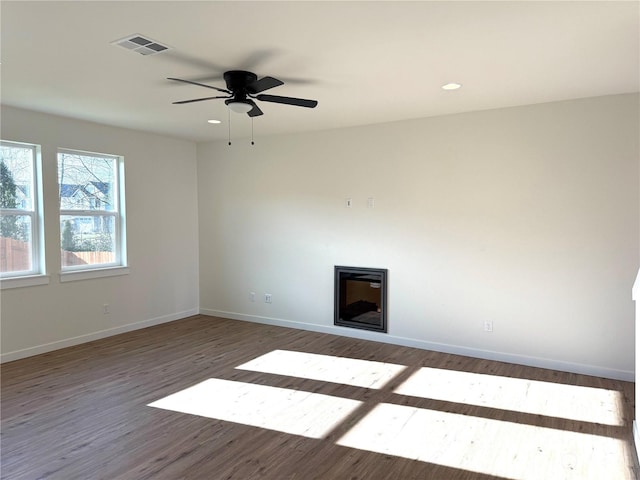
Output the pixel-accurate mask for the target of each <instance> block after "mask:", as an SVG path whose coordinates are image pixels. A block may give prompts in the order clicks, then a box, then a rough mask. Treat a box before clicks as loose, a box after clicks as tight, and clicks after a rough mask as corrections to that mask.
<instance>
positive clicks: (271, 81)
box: [247, 77, 284, 94]
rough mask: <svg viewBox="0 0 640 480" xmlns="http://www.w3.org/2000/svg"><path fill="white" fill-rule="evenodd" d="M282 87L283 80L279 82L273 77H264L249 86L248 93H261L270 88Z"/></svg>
mask: <svg viewBox="0 0 640 480" xmlns="http://www.w3.org/2000/svg"><path fill="white" fill-rule="evenodd" d="M280 85H284V82H283V81H282V80H278V79H277V78H273V77H263V78H261V79H260V80H256V81H255V82H253V83H252V84H251V85H248V86H247V91H248V92H249V93H252V94H253V93H260V92H264V91H265V90H269V89H270V88H274V87H279V86H280Z"/></svg>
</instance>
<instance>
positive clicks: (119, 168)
mask: <svg viewBox="0 0 640 480" xmlns="http://www.w3.org/2000/svg"><path fill="white" fill-rule="evenodd" d="M61 155H78V156H87V157H93V158H104V159H108V160H111V161H114V162H115V165H114V169H113V174H114V182H113V183H114V185H113V187H112V192H113V193H112V196H113V203H114V206H113V209H112V210H104V209H99V210H98V209H94V210H83V209H63V208H62V197H61V195H60V179H59V178H57V181H56V183H57V187H58V207H59V208H58V225H60V224H61V220H62V218H63V217H65V216H72V217H103V218H104V217H111V218H113V224H114V227H113V228H114V242H113V243H114V261H113V262H109V263H99V264H87V265H71V266H63V265H62V256H61V257H60V281H61V282H66V281H75V280H85V279H90V278H98V277H108V276H116V275H126V274H128V273H129V269H128V265H127V248H126V245H127V243H126V215H125V186H124V157H123V156H122V155H115V154H108V153H98V152H89V151H85V150H77V149H69V148H59V149H58V151H57V155H56V177H58V175H59V173H58V169H59V166H60V160H61ZM61 233H62V232H61V231H59V234H58V241H59V242H61ZM60 251H61V252H62V245H61V244H60Z"/></svg>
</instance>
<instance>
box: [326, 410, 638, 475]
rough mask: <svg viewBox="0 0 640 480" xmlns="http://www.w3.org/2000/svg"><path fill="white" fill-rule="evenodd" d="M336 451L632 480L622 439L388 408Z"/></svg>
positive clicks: (478, 468) (483, 469)
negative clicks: (343, 450) (355, 451)
mask: <svg viewBox="0 0 640 480" xmlns="http://www.w3.org/2000/svg"><path fill="white" fill-rule="evenodd" d="M337 444H338V445H342V446H345V447H351V448H357V449H360V450H367V451H371V452H377V453H382V454H387V455H395V456H399V457H403V458H409V459H412V460H420V461H423V462H429V463H434V464H438V465H444V466H447V467H452V468H459V469H464V470H468V471H474V472H479V473H484V474H487V475H497V476H500V477H504V478H509V479H515V480H539V479H565V480H571V479H576V480H602V479H604V478H615V479H621V480H622V479H629V480H631V479H632V477H631V476H630V473H628V472H627V470H626V457H625V449H624V442H623V441H621V440H618V439H614V438H610V437H604V436H597V435H589V434H584V433H577V432H572V431H566V430H556V429H552V428H544V427H537V426H533V425H524V424H518V423H511V422H504V421H499V420H492V419H486V418H480V417H472V416H466V415H460V414H454V413H447V412H440V411H435V410H426V409H419V408H415V407H409V406H404V405H395V404H388V403H383V404H380V405H377V406H376V407H375V408H374V409H373V410H372V411H371V412H370V413H369V414H368V415H367V416H366V417H364V418H363V419H362V420H361V421H360V422H359V423H358V424H357V425H356V426H354V427H353V428H352V429H351V430H350V431H349V432H347V433H346V434H345V435H344V436H343V437H342V438H341V439H340V440H339V441H338V442H337Z"/></svg>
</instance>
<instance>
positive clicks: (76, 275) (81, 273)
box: [60, 267, 129, 282]
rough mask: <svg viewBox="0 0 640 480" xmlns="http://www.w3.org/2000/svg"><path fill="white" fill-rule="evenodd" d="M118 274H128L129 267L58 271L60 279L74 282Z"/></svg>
mask: <svg viewBox="0 0 640 480" xmlns="http://www.w3.org/2000/svg"><path fill="white" fill-rule="evenodd" d="M120 275H129V267H106V268H95V269H92V270H74V271H69V272H60V281H61V282H75V281H78V280H91V279H94V278H104V277H117V276H120Z"/></svg>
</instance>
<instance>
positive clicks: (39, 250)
mask: <svg viewBox="0 0 640 480" xmlns="http://www.w3.org/2000/svg"><path fill="white" fill-rule="evenodd" d="M0 144H1V145H2V146H7V147H16V148H22V149H29V150H31V152H32V154H31V178H32V192H31V209H25V208H0V215H2V216H4V215H15V216H26V217H29V218H30V220H31V222H30V223H31V232H30V233H31V269H30V270H20V271H14V272H0V289H2V290H4V289H7V288H18V287H28V286H33V285H44V284H47V283H49V276H48V275H47V272H46V262H45V241H44V203H43V198H44V197H43V192H42V148H41V146H40V145H37V144H33V143H26V142H16V141H13V140H0Z"/></svg>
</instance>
